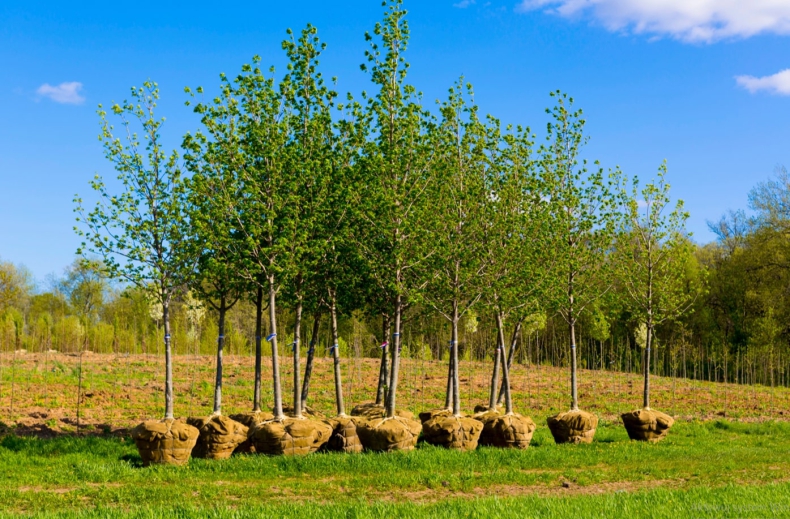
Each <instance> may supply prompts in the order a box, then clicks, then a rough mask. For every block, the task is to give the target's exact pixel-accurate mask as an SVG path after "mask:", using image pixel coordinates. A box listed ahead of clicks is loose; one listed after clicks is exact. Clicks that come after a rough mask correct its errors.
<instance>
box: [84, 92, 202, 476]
mask: <svg viewBox="0 0 790 519" xmlns="http://www.w3.org/2000/svg"><path fill="white" fill-rule="evenodd" d="M158 99H159V89H158V87H157V86H156V83H152V82H151V81H146V82H145V83H143V86H142V87H140V88H132V101H131V102H127V101H124V102H123V103H122V104H120V105H119V104H115V105H113V106H112V108H111V110H112V113H113V114H114V115H116V116H117V117H119V118H120V120H121V124H122V128H123V130H124V132H125V134H126V140H127V142H126V144H124V143H123V142H122V141H121V139H120V138H118V137H116V136H115V135H114V134H113V131H114V128H113V126H112V125H110V123H109V122H108V120H107V113H106V112H105V111H104V109H103V108H102V107H101V105H100V106H99V116H100V117H101V121H102V131H101V134H100V139H101V141H102V144H103V146H104V152H105V156H106V158H107V159H108V160H109V161H110V162H111V163H112V164H113V166H114V167H115V169H116V171H117V172H118V181H119V182H120V189H121V190H120V193H115V194H113V193H112V191H111V188H109V187H108V186H107V185H106V184H105V183H104V181H103V180H102V179H101V177H99V176H97V177H96V178H95V180H94V181H93V182H92V183H91V187H92V188H93V189H94V190H95V191H96V192H97V193H98V195H99V201H98V203H97V204H96V206H95V208H94V209H93V210H91V211H90V212H86V211H85V209H84V208H83V205H82V199H81V198H79V196H76V197H75V199H74V201H75V203H76V204H77V208H76V212H77V213H78V215H79V217H78V218H77V221H78V222H79V223H80V226H79V227H75V231H76V232H77V233H78V234H79V235H80V236H81V237H82V238H84V240H85V241H83V242H82V244H81V245H80V247H79V249H78V250H77V254H79V255H82V254H84V253H86V252H90V253H92V254H96V255H98V256H99V257H101V258H102V260H103V261H104V264H105V265H106V267H107V271H108V273H109V274H110V276H112V277H115V278H120V279H123V280H124V281H127V282H129V283H131V284H133V285H135V286H137V287H139V288H140V289H142V290H144V291H145V292H146V293H147V295H148V297H149V299H151V300H153V301H155V302H157V303H158V304H160V305H161V308H162V323H163V325H164V332H165V337H164V342H165V422H144V423H142V424H140V425H139V426H138V427H136V428H135V429H134V430H133V431H132V436H133V437H134V438H135V441H136V442H137V447H138V450H139V451H140V455H141V457H142V458H143V463H144V464H146V465H147V464H149V463H184V462H186V461H187V460H188V459H189V453H190V452H191V450H192V448H191V447H192V446H194V445H195V442H196V440H197V437H198V431H197V429H195V428H194V427H192V426H189V425H187V424H181V423H179V422H176V421H174V414H173V361H172V351H171V340H170V304H171V302H172V300H173V297H174V296H175V294H176V293H177V292H178V291H179V290H181V289H182V287H184V286H186V285H187V284H188V283H189V281H190V280H191V279H192V276H193V275H194V270H195V263H196V261H197V254H196V252H195V250H194V248H193V247H191V244H192V242H191V240H190V236H189V226H188V225H187V224H188V216H187V205H188V202H187V199H186V188H185V183H184V179H183V178H182V176H181V169H180V167H179V164H178V159H179V158H178V153H177V152H175V151H173V152H171V153H169V154H168V153H166V152H165V150H164V149H163V147H162V143H161V135H160V130H161V127H162V125H163V124H164V121H163V120H157V119H156V118H155V115H154V109H155V108H156V103H157V100H158ZM134 121H136V122H137V124H138V125H139V127H140V129H141V131H142V135H141V136H138V134H137V133H136V131H135V130H134V129H133V122H134ZM185 440H186V441H185ZM190 443H191V445H189V444H190ZM184 444H186V445H184ZM184 446H189V449H184V448H183V447H184Z"/></svg>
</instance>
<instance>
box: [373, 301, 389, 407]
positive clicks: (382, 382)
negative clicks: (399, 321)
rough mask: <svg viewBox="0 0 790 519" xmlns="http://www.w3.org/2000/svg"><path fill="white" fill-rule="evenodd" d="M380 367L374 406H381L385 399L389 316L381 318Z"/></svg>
mask: <svg viewBox="0 0 790 519" xmlns="http://www.w3.org/2000/svg"><path fill="white" fill-rule="evenodd" d="M381 321H382V322H381V329H382V336H383V337H382V340H381V367H380V368H379V386H378V388H377V389H376V405H382V404H383V403H384V402H385V401H386V399H387V375H388V371H389V369H388V366H387V353H388V351H389V337H390V316H389V315H387V314H384V315H382V317H381Z"/></svg>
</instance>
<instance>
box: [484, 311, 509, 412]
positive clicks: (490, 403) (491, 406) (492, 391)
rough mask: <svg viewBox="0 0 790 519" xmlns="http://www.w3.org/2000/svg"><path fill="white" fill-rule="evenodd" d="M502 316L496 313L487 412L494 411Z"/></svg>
mask: <svg viewBox="0 0 790 519" xmlns="http://www.w3.org/2000/svg"><path fill="white" fill-rule="evenodd" d="M502 326H503V324H502V315H501V313H500V311H499V310H497V311H496V327H497V339H496V351H495V352H494V371H493V372H492V373H491V387H490V388H489V393H488V410H489V411H496V404H497V388H498V387H499V363H500V360H501V358H502V354H501V350H502V349H503V347H504V344H503V342H502V341H501V340H500V337H504V336H505V333H504V331H503V330H502Z"/></svg>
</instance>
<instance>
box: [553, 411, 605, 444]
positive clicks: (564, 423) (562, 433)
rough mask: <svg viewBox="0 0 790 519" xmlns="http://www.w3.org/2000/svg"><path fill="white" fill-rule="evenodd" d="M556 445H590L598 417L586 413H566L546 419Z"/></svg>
mask: <svg viewBox="0 0 790 519" xmlns="http://www.w3.org/2000/svg"><path fill="white" fill-rule="evenodd" d="M546 423H547V424H548V426H549V430H550V431H551V435H552V436H554V441H555V442H557V443H591V442H592V440H593V436H595V428H596V427H598V417H597V416H595V415H594V414H591V413H588V412H586V411H579V410H576V411H566V412H564V413H560V414H557V415H554V416H549V417H548V419H546Z"/></svg>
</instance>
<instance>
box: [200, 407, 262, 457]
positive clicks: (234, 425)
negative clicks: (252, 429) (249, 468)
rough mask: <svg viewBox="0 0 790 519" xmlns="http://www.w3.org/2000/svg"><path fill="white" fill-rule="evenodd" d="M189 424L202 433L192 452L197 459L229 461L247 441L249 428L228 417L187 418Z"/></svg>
mask: <svg viewBox="0 0 790 519" xmlns="http://www.w3.org/2000/svg"><path fill="white" fill-rule="evenodd" d="M187 423H188V424H189V425H191V426H193V427H197V429H198V431H200V436H199V437H198V440H197V443H196V444H195V448H194V449H193V450H192V456H193V457H195V458H207V459H210V460H224V459H228V458H230V455H231V454H233V451H235V450H236V448H237V447H238V446H239V445H241V444H242V443H244V442H245V441H247V426H246V425H244V424H241V423H239V422H237V421H236V420H233V419H231V418H228V417H227V416H221V415H212V416H209V417H207V418H187Z"/></svg>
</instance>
